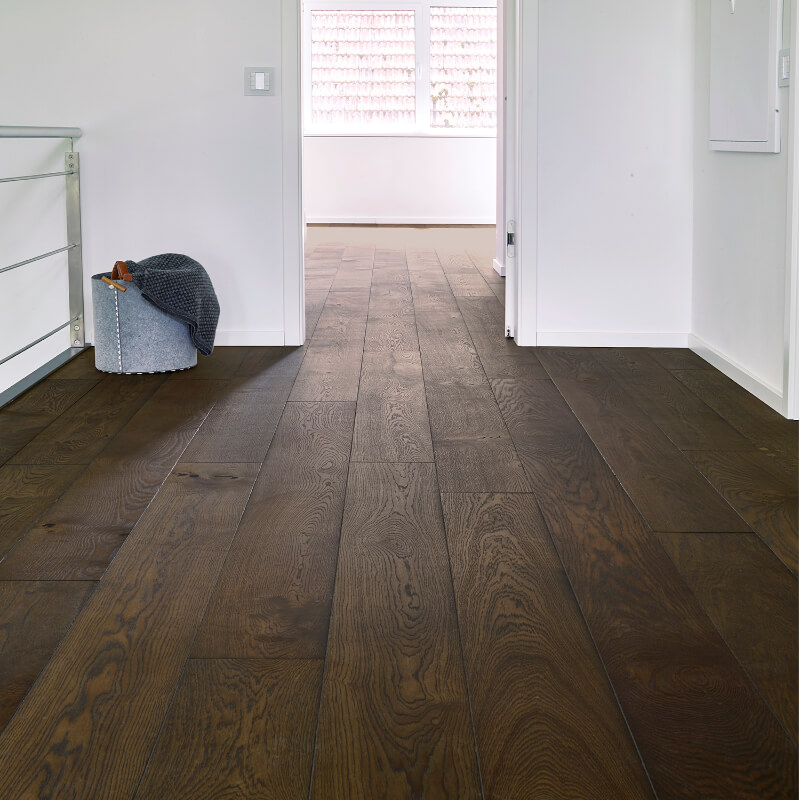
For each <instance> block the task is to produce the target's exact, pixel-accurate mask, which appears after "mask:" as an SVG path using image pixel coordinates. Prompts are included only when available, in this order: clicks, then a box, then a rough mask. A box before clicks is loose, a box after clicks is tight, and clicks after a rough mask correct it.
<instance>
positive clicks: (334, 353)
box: [289, 291, 369, 402]
mask: <svg viewBox="0 0 800 800" xmlns="http://www.w3.org/2000/svg"><path fill="white" fill-rule="evenodd" d="M368 303H369V292H368V291H367V292H350V291H340V292H335V293H331V294H329V295H328V299H327V300H326V301H325V307H324V308H323V310H322V314H321V315H320V318H319V322H318V323H317V327H316V330H315V331H314V336H313V337H312V339H311V344H310V345H309V346H308V350H307V351H306V354H305V358H304V359H303V364H302V366H301V367H300V371H299V373H298V375H297V378H296V380H295V382H294V388H293V389H292V393H291V395H290V396H289V399H290V400H292V401H294V402H299V401H326V400H330V401H342V402H355V400H356V397H357V396H358V377H359V374H360V373H361V355H362V353H363V350H364V334H365V331H366V325H367V308H368Z"/></svg>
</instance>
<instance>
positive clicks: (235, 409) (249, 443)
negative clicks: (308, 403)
mask: <svg viewBox="0 0 800 800" xmlns="http://www.w3.org/2000/svg"><path fill="white" fill-rule="evenodd" d="M272 398H273V394H272V393H271V392H232V393H231V394H228V395H225V396H223V397H222V398H221V399H220V400H219V401H218V402H217V403H216V404H215V405H214V408H213V409H212V410H211V412H210V413H209V414H208V416H207V417H206V418H205V420H204V421H203V423H202V425H201V426H200V429H199V430H198V431H197V433H196V434H195V435H194V438H193V439H192V441H191V442H190V443H189V446H188V447H187V448H186V451H185V454H184V459H185V460H186V461H191V462H195V463H202V462H207V461H211V462H217V463H222V464H224V463H237V462H238V463H244V462H248V461H257V462H259V463H260V462H261V461H263V460H264V457H265V456H266V455H267V450H268V449H269V444H270V442H271V441H272V436H273V435H274V433H275V428H277V427H278V420H279V419H280V418H281V414H282V413H283V407H284V402H283V401H280V402H274V401H273V400H272Z"/></svg>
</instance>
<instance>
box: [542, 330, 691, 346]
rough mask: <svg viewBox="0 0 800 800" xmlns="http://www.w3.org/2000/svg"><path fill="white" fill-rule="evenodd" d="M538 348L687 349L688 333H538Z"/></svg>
mask: <svg viewBox="0 0 800 800" xmlns="http://www.w3.org/2000/svg"><path fill="white" fill-rule="evenodd" d="M536 344H537V346H539V347H688V344H689V334H688V333H652V332H649V331H644V332H639V331H538V332H537V333H536Z"/></svg>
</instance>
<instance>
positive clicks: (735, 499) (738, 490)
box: [686, 451, 798, 575]
mask: <svg viewBox="0 0 800 800" xmlns="http://www.w3.org/2000/svg"><path fill="white" fill-rule="evenodd" d="M686 455H687V457H688V458H689V459H690V460H691V462H692V463H693V464H694V465H695V467H697V469H698V470H699V471H700V472H701V473H702V474H703V475H704V476H705V477H706V478H707V479H708V481H709V483H711V485H712V486H713V487H714V488H715V489H716V490H717V491H718V492H719V493H720V494H721V495H722V496H723V497H724V498H725V499H726V500H727V501H728V502H729V503H730V504H731V505H732V506H733V507H734V508H735V509H736V511H737V512H738V513H739V515H740V516H741V517H742V518H743V519H744V520H745V521H746V522H747V523H748V524H749V525H750V527H751V528H752V529H753V530H754V531H755V532H756V533H757V534H758V535H759V536H760V537H761V538H762V539H763V540H764V541H765V542H766V543H767V545H768V546H769V547H770V548H771V550H772V551H773V552H774V553H775V555H776V556H778V558H780V560H781V561H783V563H784V564H786V566H787V567H789V569H790V570H791V571H792V572H794V573H795V575H796V574H797V531H798V513H797V483H795V482H792V481H789V480H787V479H785V478H784V479H781V478H780V477H779V476H777V475H775V474H774V473H773V472H772V471H770V469H769V467H770V466H771V465H770V459H769V456H766V455H764V454H763V453H724V452H699V451H698V452H690V453H687V454H686Z"/></svg>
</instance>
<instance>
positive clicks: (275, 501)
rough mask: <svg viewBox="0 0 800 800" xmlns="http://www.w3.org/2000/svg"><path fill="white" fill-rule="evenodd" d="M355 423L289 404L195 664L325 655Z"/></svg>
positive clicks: (347, 410) (335, 407)
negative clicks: (200, 660)
mask: <svg viewBox="0 0 800 800" xmlns="http://www.w3.org/2000/svg"><path fill="white" fill-rule="evenodd" d="M354 416H355V407H354V406H353V405H352V404H345V403H289V404H288V405H287V407H286V412H285V413H284V416H283V418H282V419H281V422H280V424H279V426H278V431H277V433H276V435H275V439H274V440H273V442H272V446H271V447H270V450H269V453H268V454H267V459H266V461H265V462H264V467H263V469H262V470H261V474H260V475H259V478H258V481H257V482H256V485H255V488H254V489H253V495H252V497H251V498H250V502H249V503H248V506H247V511H246V512H245V515H244V517H243V519H242V524H241V526H240V528H239V532H238V533H237V535H236V538H235V539H234V541H233V544H232V545H231V549H230V553H229V554H228V557H227V559H226V561H225V566H224V567H223V569H222V572H221V573H220V576H219V580H218V582H217V588H216V590H215V591H214V595H213V598H212V600H211V603H210V605H209V609H208V613H207V614H206V618H205V620H204V621H203V625H202V627H201V629H200V632H199V635H198V638H197V642H196V644H195V647H194V656H195V657H198V658H220V657H221V658H235V657H242V658H306V657H309V658H321V657H323V656H324V654H325V642H326V637H327V633H328V618H329V616H330V604H331V597H332V595H333V583H334V575H335V572H336V554H337V550H338V547H339V532H340V525H341V520H342V508H343V506H344V494H345V488H346V482H347V464H348V460H349V457H350V444H351V437H352V433H353V418H354ZM266 552H268V553H269V558H265V557H264V554H265V553H266ZM243 598H246V602H243Z"/></svg>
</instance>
